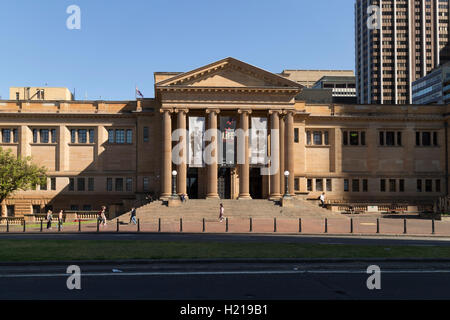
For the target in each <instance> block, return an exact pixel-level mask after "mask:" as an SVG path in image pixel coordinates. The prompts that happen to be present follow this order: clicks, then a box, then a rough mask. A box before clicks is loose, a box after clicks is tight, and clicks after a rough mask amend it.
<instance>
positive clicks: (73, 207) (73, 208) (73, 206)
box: [70, 204, 78, 211]
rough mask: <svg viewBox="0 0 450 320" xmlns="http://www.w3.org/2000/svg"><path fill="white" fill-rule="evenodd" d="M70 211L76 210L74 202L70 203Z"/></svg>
mask: <svg viewBox="0 0 450 320" xmlns="http://www.w3.org/2000/svg"><path fill="white" fill-rule="evenodd" d="M70 211H78V205H76V204H71V205H70Z"/></svg>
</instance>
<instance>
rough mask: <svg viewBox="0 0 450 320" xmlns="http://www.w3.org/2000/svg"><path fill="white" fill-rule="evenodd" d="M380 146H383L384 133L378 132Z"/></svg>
mask: <svg viewBox="0 0 450 320" xmlns="http://www.w3.org/2000/svg"><path fill="white" fill-rule="evenodd" d="M380 146H384V132H383V131H380Z"/></svg>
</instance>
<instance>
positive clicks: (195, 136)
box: [188, 117, 205, 168]
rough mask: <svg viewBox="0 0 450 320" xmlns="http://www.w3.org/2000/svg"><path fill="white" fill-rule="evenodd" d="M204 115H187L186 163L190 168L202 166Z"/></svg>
mask: <svg viewBox="0 0 450 320" xmlns="http://www.w3.org/2000/svg"><path fill="white" fill-rule="evenodd" d="M204 133H205V117H189V137H188V141H189V146H188V164H189V166H190V167H191V168H199V167H204V166H205V164H204V162H203V150H204V148H205V140H204V137H203V135H204Z"/></svg>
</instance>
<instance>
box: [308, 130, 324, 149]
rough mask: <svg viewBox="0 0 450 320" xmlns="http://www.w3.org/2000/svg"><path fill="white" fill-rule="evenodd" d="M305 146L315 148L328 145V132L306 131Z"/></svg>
mask: <svg viewBox="0 0 450 320" xmlns="http://www.w3.org/2000/svg"><path fill="white" fill-rule="evenodd" d="M306 144H307V145H315V146H322V145H328V144H329V141H328V131H306Z"/></svg>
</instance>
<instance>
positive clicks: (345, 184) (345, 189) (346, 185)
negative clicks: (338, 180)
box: [344, 179, 349, 192]
mask: <svg viewBox="0 0 450 320" xmlns="http://www.w3.org/2000/svg"><path fill="white" fill-rule="evenodd" d="M348 190H349V188H348V179H344V191H345V192H348Z"/></svg>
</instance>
